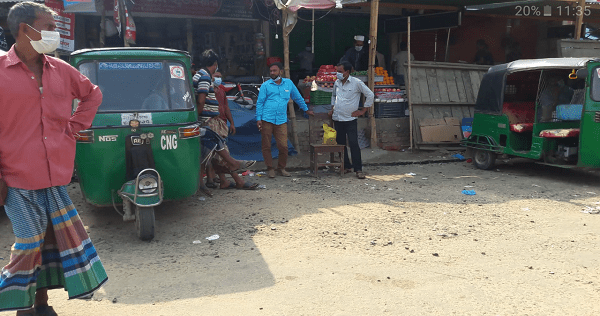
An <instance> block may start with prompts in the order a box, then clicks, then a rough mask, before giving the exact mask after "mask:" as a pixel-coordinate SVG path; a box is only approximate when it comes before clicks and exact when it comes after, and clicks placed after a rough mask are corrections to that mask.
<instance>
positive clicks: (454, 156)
mask: <svg viewBox="0 0 600 316" xmlns="http://www.w3.org/2000/svg"><path fill="white" fill-rule="evenodd" d="M452 158H456V159H460V160H465V156H463V155H461V154H455V155H452Z"/></svg>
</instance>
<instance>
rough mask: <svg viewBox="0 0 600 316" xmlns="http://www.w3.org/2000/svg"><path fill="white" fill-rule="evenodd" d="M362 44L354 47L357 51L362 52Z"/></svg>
mask: <svg viewBox="0 0 600 316" xmlns="http://www.w3.org/2000/svg"><path fill="white" fill-rule="evenodd" d="M362 48H363V47H362V46H354V49H356V51H357V52H360V51H361V50H362Z"/></svg>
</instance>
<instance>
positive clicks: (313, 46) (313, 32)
mask: <svg viewBox="0 0 600 316" xmlns="http://www.w3.org/2000/svg"><path fill="white" fill-rule="evenodd" d="M310 44H311V50H310V52H311V53H313V54H314V53H315V9H312V36H311V38H310ZM311 72H312V70H311Z"/></svg>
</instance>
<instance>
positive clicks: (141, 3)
mask: <svg viewBox="0 0 600 316" xmlns="http://www.w3.org/2000/svg"><path fill="white" fill-rule="evenodd" d="M114 3H115V1H114V0H103V3H99V5H97V7H98V8H99V9H98V12H102V5H104V11H105V14H104V21H105V24H104V25H103V26H104V32H102V31H103V30H102V29H103V27H102V25H101V24H102V23H101V21H102V18H103V17H102V16H101V13H78V14H77V18H78V20H79V21H77V22H78V25H77V27H76V30H77V31H78V32H79V34H76V48H77V49H83V48H97V47H122V46H128V45H129V46H137V47H164V48H173V49H179V50H183V51H188V52H190V54H191V55H192V58H193V61H194V63H195V64H196V65H198V64H199V61H200V55H201V54H202V52H203V51H204V50H206V49H213V50H214V51H216V52H217V53H218V54H219V56H220V57H221V63H220V65H219V69H220V71H221V72H222V73H223V74H224V75H226V76H227V75H256V74H262V73H263V71H264V67H265V66H264V64H265V61H266V57H267V56H266V52H267V49H266V47H265V46H266V45H267V43H266V41H265V38H264V36H263V35H262V34H265V32H267V30H266V29H265V26H264V25H263V24H264V23H263V22H262V21H261V20H259V19H258V15H257V14H256V12H255V9H254V8H253V5H252V1H245V0H229V1H225V0H211V1H200V0H190V1H182V0H174V1H157V0H136V1H125V4H126V7H127V8H128V12H130V13H131V17H132V18H133V20H134V22H135V30H136V34H135V44H133V43H131V44H125V42H124V40H123V37H122V36H121V35H120V34H119V32H118V31H117V30H116V28H114V25H113V13H114V11H113V8H114ZM103 35H104V36H103ZM103 43H104V44H103Z"/></svg>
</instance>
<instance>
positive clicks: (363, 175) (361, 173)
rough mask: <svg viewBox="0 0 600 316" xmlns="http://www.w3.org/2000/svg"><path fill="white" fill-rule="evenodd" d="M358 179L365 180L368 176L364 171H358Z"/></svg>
mask: <svg viewBox="0 0 600 316" xmlns="http://www.w3.org/2000/svg"><path fill="white" fill-rule="evenodd" d="M356 177H357V178H359V179H364V178H366V175H365V173H364V172H362V171H357V172H356Z"/></svg>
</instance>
